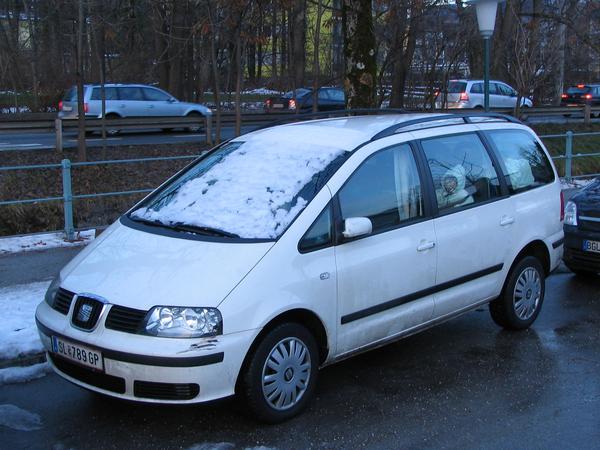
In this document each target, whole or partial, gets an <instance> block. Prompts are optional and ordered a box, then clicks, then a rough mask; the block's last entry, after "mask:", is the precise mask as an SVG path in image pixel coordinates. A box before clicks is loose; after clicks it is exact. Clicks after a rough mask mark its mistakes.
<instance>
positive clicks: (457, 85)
mask: <svg viewBox="0 0 600 450" xmlns="http://www.w3.org/2000/svg"><path fill="white" fill-rule="evenodd" d="M466 89H467V83H465V82H462V81H450V82H449V83H448V94H460V93H462V92H465V90H466Z"/></svg>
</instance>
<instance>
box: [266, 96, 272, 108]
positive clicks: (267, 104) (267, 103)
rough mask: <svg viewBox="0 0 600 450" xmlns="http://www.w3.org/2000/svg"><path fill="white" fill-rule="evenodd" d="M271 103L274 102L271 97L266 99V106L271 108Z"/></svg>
mask: <svg viewBox="0 0 600 450" xmlns="http://www.w3.org/2000/svg"><path fill="white" fill-rule="evenodd" d="M271 103H272V102H271V99H270V98H268V99H266V100H265V105H266V107H267V108H270V107H271Z"/></svg>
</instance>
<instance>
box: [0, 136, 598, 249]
mask: <svg viewBox="0 0 600 450" xmlns="http://www.w3.org/2000/svg"><path fill="white" fill-rule="evenodd" d="M598 136H600V132H596V133H573V132H571V131H568V132H566V133H564V134H548V135H542V136H540V138H541V139H542V140H543V141H544V144H546V145H547V146H553V148H554V150H555V153H557V152H556V148H557V145H559V146H563V145H564V147H562V149H563V152H562V154H560V155H557V156H553V159H554V160H555V161H562V162H563V164H564V171H563V176H564V178H565V180H566V181H567V182H570V181H571V180H573V179H574V178H588V177H595V176H600V173H585V174H580V175H576V176H574V175H573V162H574V161H577V160H579V159H580V158H598V157H600V152H597V151H594V150H596V148H594V146H595V145H596V144H595V143H593V141H592V140H591V139H590V138H595V137H598ZM559 140H560V141H559ZM557 141H558V142H557ZM576 142H577V150H578V153H574V151H573V149H574V144H575V143H576ZM588 143H589V144H588ZM195 158H198V155H190V156H188V155H185V156H165V157H152V158H135V159H122V160H106V161H94V162H71V161H70V160H69V159H63V160H62V161H61V163H60V164H57V163H56V164H38V165H22V166H8V167H0V174H1V173H3V172H4V173H6V172H10V171H17V170H43V169H60V170H61V172H62V195H61V196H54V197H42V198H28V199H13V200H4V201H0V206H8V205H19V204H36V203H46V202H62V204H63V211H64V232H65V235H66V238H67V239H68V240H73V239H74V236H75V226H74V221H73V215H74V214H73V202H74V200H80V199H90V198H101V197H114V196H123V195H132V194H143V193H149V192H152V191H153V190H154V189H134V190H125V191H112V192H98V193H91V194H74V193H73V188H72V171H73V169H76V168H78V167H86V166H100V165H114V164H132V163H148V162H152V161H174V160H186V159H187V160H192V159H195Z"/></svg>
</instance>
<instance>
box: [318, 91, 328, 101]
mask: <svg viewBox="0 0 600 450" xmlns="http://www.w3.org/2000/svg"><path fill="white" fill-rule="evenodd" d="M318 96H319V100H329V92H328V91H327V90H326V89H320V90H319V92H318Z"/></svg>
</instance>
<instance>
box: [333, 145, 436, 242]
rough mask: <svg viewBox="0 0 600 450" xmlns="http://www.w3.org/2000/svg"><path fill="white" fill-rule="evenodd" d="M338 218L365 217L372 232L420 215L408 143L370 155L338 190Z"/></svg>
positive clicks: (418, 186)
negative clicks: (370, 225) (368, 220)
mask: <svg viewBox="0 0 600 450" xmlns="http://www.w3.org/2000/svg"><path fill="white" fill-rule="evenodd" d="M339 201H340V210H341V215H342V219H348V218H350V217H368V218H369V219H370V220H371V223H372V224H373V232H374V233H376V232H380V231H385V230H389V229H392V228H395V227H397V226H398V225H400V224H401V223H402V222H404V221H407V220H411V219H416V218H419V217H422V216H423V215H424V211H423V197H422V193H421V183H420V180H419V174H418V171H417V166H416V164H415V160H414V157H413V154H412V151H411V148H410V146H409V145H407V144H404V145H401V146H398V147H394V148H390V149H387V150H383V151H380V152H378V153H375V154H374V155H372V156H370V157H369V158H368V159H367V160H366V161H365V162H364V163H363V164H362V165H361V166H360V167H359V168H358V169H357V170H356V172H354V174H352V176H351V177H350V179H349V180H348V182H347V183H346V185H345V186H344V187H343V188H342V189H341V190H340V192H339Z"/></svg>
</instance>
